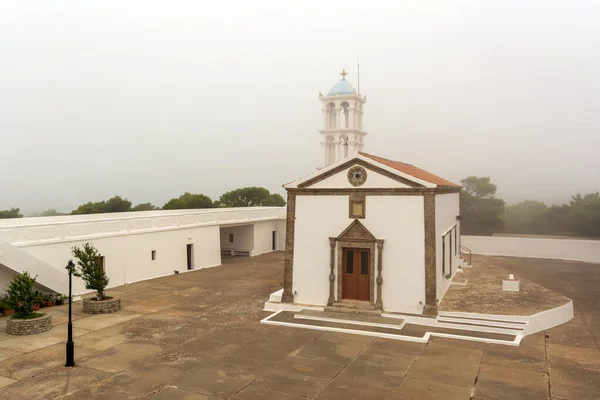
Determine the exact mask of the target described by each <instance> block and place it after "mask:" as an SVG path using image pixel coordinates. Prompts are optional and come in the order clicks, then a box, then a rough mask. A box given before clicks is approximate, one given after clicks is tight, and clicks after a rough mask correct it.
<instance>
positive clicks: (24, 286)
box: [6, 272, 52, 335]
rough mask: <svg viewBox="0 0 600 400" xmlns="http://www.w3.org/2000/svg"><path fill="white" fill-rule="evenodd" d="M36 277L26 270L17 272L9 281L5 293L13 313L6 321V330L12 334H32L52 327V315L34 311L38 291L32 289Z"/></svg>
mask: <svg viewBox="0 0 600 400" xmlns="http://www.w3.org/2000/svg"><path fill="white" fill-rule="evenodd" d="M35 279H36V277H34V278H32V277H31V276H30V275H29V273H28V272H23V273H22V274H17V275H16V276H15V277H14V278H13V280H12V282H11V283H10V285H9V287H8V290H7V294H8V297H9V299H10V303H11V304H12V305H13V307H14V309H15V314H14V315H13V316H12V317H10V318H9V319H8V320H7V321H6V332H7V333H9V334H12V335H32V334H34V333H40V332H45V331H47V330H49V329H50V328H51V327H52V317H51V316H50V315H49V314H40V313H36V312H35V311H34V304H36V299H37V297H38V293H36V291H34V290H33V285H34V284H35ZM30 320H35V322H33V321H30Z"/></svg>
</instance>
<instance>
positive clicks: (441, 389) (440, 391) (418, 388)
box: [391, 377, 472, 400]
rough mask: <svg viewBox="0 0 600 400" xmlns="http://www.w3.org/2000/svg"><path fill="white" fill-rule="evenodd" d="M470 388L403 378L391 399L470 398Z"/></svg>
mask: <svg viewBox="0 0 600 400" xmlns="http://www.w3.org/2000/svg"><path fill="white" fill-rule="evenodd" d="M471 392H472V390H471V389H468V388H464V387H458V386H452V385H446V384H444V383H439V382H433V381H426V380H422V379H415V378H410V377H407V378H404V380H403V381H402V383H401V384H400V387H399V388H398V389H397V390H396V391H395V392H394V395H393V396H392V398H391V400H470V399H471Z"/></svg>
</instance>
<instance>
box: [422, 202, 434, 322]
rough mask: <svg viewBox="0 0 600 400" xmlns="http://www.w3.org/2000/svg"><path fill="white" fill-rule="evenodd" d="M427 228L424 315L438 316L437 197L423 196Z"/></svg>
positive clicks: (425, 225)
mask: <svg viewBox="0 0 600 400" xmlns="http://www.w3.org/2000/svg"><path fill="white" fill-rule="evenodd" d="M423 205H424V215H425V218H424V222H425V224H424V227H425V307H424V308H423V313H424V314H437V273H436V271H437V270H436V244H435V195H434V194H431V193H427V194H425V195H424V196H423Z"/></svg>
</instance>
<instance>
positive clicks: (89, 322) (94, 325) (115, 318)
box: [73, 311, 140, 331]
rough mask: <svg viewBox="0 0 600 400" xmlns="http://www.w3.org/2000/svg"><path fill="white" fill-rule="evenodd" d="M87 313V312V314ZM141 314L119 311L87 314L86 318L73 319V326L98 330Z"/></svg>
mask: <svg viewBox="0 0 600 400" xmlns="http://www.w3.org/2000/svg"><path fill="white" fill-rule="evenodd" d="M85 315H87V314H85ZM139 316H140V314H135V313H128V312H126V311H119V312H116V313H113V314H98V315H92V316H87V317H86V318H82V319H78V320H77V321H73V328H74V329H75V328H83V329H87V330H89V331H97V330H99V329H104V328H108V327H109V326H112V325H116V324H120V323H122V322H125V321H129V320H130V319H134V318H137V317H139Z"/></svg>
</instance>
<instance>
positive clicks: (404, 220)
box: [281, 71, 462, 314]
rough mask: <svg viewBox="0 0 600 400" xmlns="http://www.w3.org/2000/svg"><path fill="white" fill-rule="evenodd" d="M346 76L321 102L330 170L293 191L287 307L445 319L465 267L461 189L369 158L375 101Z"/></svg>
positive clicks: (288, 229) (299, 182)
mask: <svg viewBox="0 0 600 400" xmlns="http://www.w3.org/2000/svg"><path fill="white" fill-rule="evenodd" d="M341 75H342V79H341V80H340V81H339V82H337V83H336V84H335V85H334V86H333V88H332V89H331V90H330V91H329V92H328V93H327V95H325V96H324V95H322V94H320V96H319V99H320V100H321V102H322V112H323V127H322V129H321V130H319V133H320V136H321V149H322V152H323V162H324V164H323V165H322V166H319V168H318V170H317V171H316V172H315V173H313V174H311V175H308V176H305V177H303V178H300V179H298V180H295V181H293V182H290V183H288V184H286V185H284V188H285V189H286V191H287V197H288V201H287V220H286V249H285V272H284V286H283V292H282V293H281V306H282V307H283V308H285V306H286V304H287V305H289V307H291V308H294V309H296V310H297V309H299V308H302V307H307V308H323V309H326V310H331V311H334V310H335V311H352V310H353V309H357V308H358V309H361V310H372V311H373V312H374V313H378V312H400V313H412V314H435V313H436V308H437V305H438V304H439V302H440V301H441V299H442V297H443V296H444V293H445V292H446V290H447V288H448V286H449V284H450V280H451V278H452V276H453V274H454V273H456V271H457V269H458V267H459V266H460V265H461V263H462V260H461V258H460V216H459V191H460V190H461V186H460V185H458V184H455V183H452V182H450V181H447V180H445V179H443V178H440V177H439V176H436V175H434V174H432V173H429V172H427V171H424V170H422V169H420V168H417V167H415V166H414V165H411V164H406V163H404V162H399V161H392V160H389V159H386V158H383V157H378V156H375V155H372V154H369V153H366V152H364V146H365V137H366V135H367V132H366V131H365V130H364V127H363V116H364V106H365V103H366V96H363V95H361V94H360V93H357V91H356V90H355V89H354V88H353V86H352V85H351V84H350V83H349V82H348V81H347V80H346V72H345V71H342V73H341ZM390 153H392V155H393V150H391V149H390Z"/></svg>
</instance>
